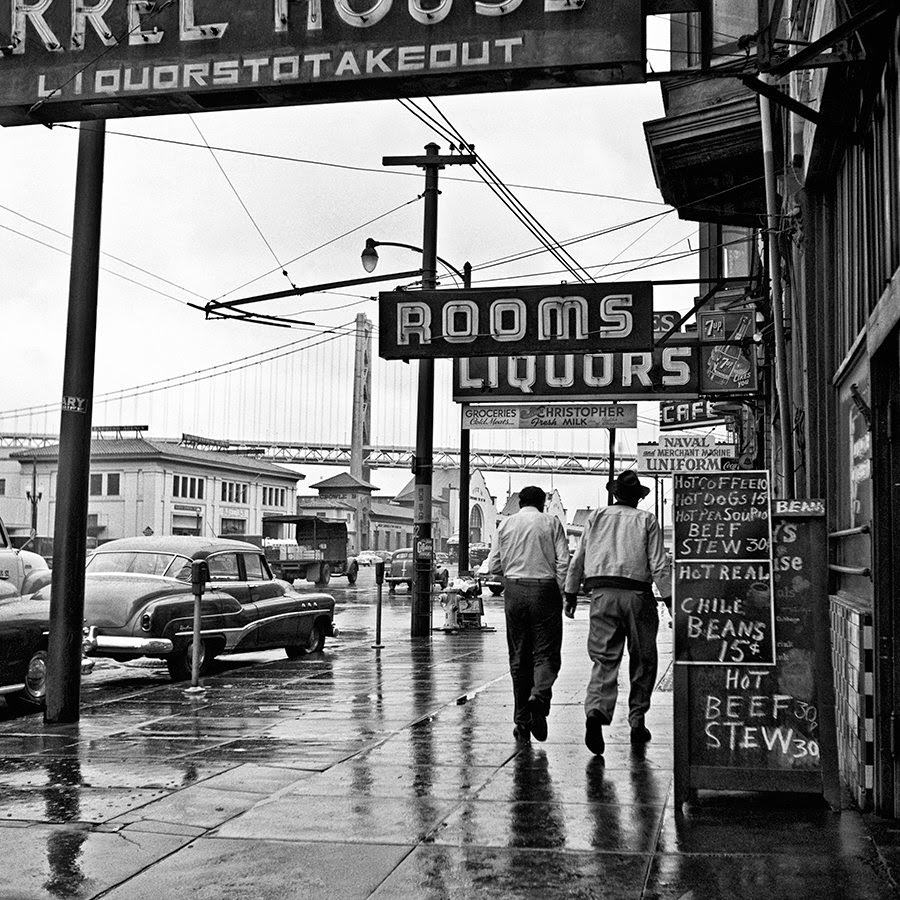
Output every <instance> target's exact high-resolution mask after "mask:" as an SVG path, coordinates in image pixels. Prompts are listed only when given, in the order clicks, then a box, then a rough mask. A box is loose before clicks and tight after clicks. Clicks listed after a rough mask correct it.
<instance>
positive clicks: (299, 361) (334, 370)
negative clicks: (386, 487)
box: [0, 314, 649, 475]
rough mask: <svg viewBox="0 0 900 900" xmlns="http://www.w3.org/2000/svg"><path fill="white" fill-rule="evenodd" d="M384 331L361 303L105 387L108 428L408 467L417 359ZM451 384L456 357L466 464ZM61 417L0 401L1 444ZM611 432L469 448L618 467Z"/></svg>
mask: <svg viewBox="0 0 900 900" xmlns="http://www.w3.org/2000/svg"><path fill="white" fill-rule="evenodd" d="M374 330H375V329H374V327H373V326H372V324H371V323H370V322H369V320H368V319H367V317H366V316H365V315H364V314H360V315H358V316H357V317H356V320H355V322H351V323H347V324H346V325H342V326H337V327H334V328H330V329H323V330H322V331H321V332H316V333H314V334H312V335H310V336H308V337H304V338H301V339H299V340H296V341H294V342H292V343H291V344H288V345H282V346H280V347H275V348H272V349H270V350H267V351H261V352H259V353H255V354H251V355H249V356H247V357H244V358H241V359H237V360H231V361H229V362H226V363H222V364H218V365H214V366H209V367H206V368H204V369H200V370H196V371H194V372H188V373H183V374H181V375H174V376H171V377H167V378H163V379H158V380H157V381H153V382H148V383H145V384H139V385H134V386H132V387H129V388H121V389H117V390H112V391H107V392H104V393H100V394H97V395H95V397H94V412H93V422H94V424H95V426H96V430H97V432H98V437H103V436H107V435H109V434H110V433H113V434H115V433H119V432H121V433H122V434H124V433H125V432H127V431H129V430H132V431H133V430H134V426H132V427H131V428H129V427H128V426H123V425H122V423H124V422H140V423H143V424H142V425H141V426H140V430H142V431H147V432H149V433H150V434H153V435H156V436H158V437H161V438H164V439H166V440H174V441H177V442H179V443H181V444H183V445H184V446H190V447H194V448H198V449H207V450H217V451H219V452H227V453H240V454H244V455H250V456H259V457H264V458H266V459H270V460H272V461H275V462H282V463H292V464H307V465H317V466H340V467H344V468H350V469H354V470H357V471H359V470H361V469H366V470H368V469H377V468H400V469H409V468H410V466H411V464H412V456H413V446H412V445H413V429H414V423H415V420H416V405H415V404H416V395H415V378H414V375H415V368H414V367H412V366H408V365H404V364H402V363H396V362H387V361H384V360H381V359H379V358H378V357H377V356H375V355H374V354H373V352H372V335H373V332H374ZM441 362H444V361H441ZM450 394H451V390H450V366H449V364H448V365H445V366H442V367H439V369H438V378H437V390H436V398H437V399H436V402H435V407H434V428H435V444H436V448H435V456H434V465H435V467H436V468H456V467H458V466H459V464H460V459H459V428H460V425H459V408H458V406H456V405H455V404H453V403H452V402H450V401H449V397H450ZM442 398H446V400H444V399H442ZM58 421H59V404H53V403H48V404H43V405H38V406H31V407H21V408H19V409H14V410H7V411H0V449H5V450H16V449H25V448H30V447H40V446H47V445H51V444H55V443H56V442H57V440H58V438H57V434H56V431H55V427H56V425H57V424H58ZM648 421H649V420H648ZM173 435H175V437H173ZM222 435H227V436H228V437H222ZM608 441H609V438H608V433H607V432H606V431H605V430H600V431H598V432H580V433H573V432H565V433H559V432H557V433H547V432H541V433H536V432H516V433H510V432H504V433H496V432H493V433H492V432H479V433H478V436H477V441H476V440H473V444H477V446H473V448H472V451H471V456H470V459H471V465H472V466H473V467H474V468H478V469H481V470H482V471H494V472H510V473H512V472H536V473H537V472H540V473H559V474H576V475H590V474H603V473H606V472H607V471H608V469H609V445H608ZM635 441H636V438H634V437H632V438H629V437H628V436H627V434H626V435H621V434H620V436H619V438H618V441H617V448H616V459H617V461H618V464H619V465H620V466H629V465H630V464H632V463H633V462H634V461H635V450H636V447H635V446H634V442H635ZM563 444H565V446H562V445H563Z"/></svg>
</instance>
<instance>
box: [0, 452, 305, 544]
mask: <svg viewBox="0 0 900 900" xmlns="http://www.w3.org/2000/svg"><path fill="white" fill-rule="evenodd" d="M13 462H14V463H15V464H16V467H17V468H18V470H19V471H18V475H17V478H16V479H14V478H13V475H12V474H8V475H6V478H7V481H6V483H5V485H4V487H5V496H0V517H2V518H3V520H4V522H5V523H6V525H7V527H9V528H10V530H11V531H12V532H13V533H20V534H21V533H26V532H27V531H28V530H29V529H30V527H31V505H30V504H29V503H28V502H27V499H26V497H25V491H26V490H29V491H31V490H32V480H33V473H35V472H36V478H34V480H35V482H36V488H37V492H39V493H40V495H41V499H40V501H39V503H38V515H37V526H38V527H37V530H38V534H40V535H44V536H48V537H50V536H52V535H53V525H54V519H55V516H56V479H57V473H58V469H59V447H58V446H52V447H41V448H38V449H29V450H19V451H16V452H14V453H12V454H10V458H9V459H8V460H0V478H4V472H6V470H7V469H8V468H9V469H11V464H12V463H13ZM302 478H303V476H302V475H300V474H299V473H298V472H294V471H291V470H290V469H286V468H284V467H283V466H277V465H275V464H273V463H270V462H268V461H267V460H263V459H254V458H251V457H247V456H236V455H232V454H230V453H220V452H217V451H210V450H196V449H193V448H190V447H183V446H181V445H180V444H177V443H175V442H171V441H160V440H154V439H147V438H144V437H133V438H119V437H116V438H95V439H94V440H92V441H91V471H90V490H89V504H88V536H89V537H90V538H94V539H96V540H98V541H106V540H111V539H113V538H120V537H132V536H134V535H139V534H187V535H206V536H212V535H241V534H256V535H259V534H262V518H263V516H264V515H270V514H279V515H284V514H290V513H293V512H294V510H295V508H296V507H295V505H296V496H297V482H298V481H299V480H301V479H302Z"/></svg>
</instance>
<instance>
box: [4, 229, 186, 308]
mask: <svg viewBox="0 0 900 900" xmlns="http://www.w3.org/2000/svg"><path fill="white" fill-rule="evenodd" d="M0 229H3V231H9V232H11V233H12V234H15V235H18V236H19V237H21V238H25V240H27V241H31V242H32V243H35V244H40V246H42V247H46V248H47V249H48V250H53V251H54V252H55V253H61V254H62V255H63V256H69V257H71V255H72V251H71V250H65V249H63V248H62V247H56V246H54V245H53V244H49V243H47V241H42V240H41V239H40V238H38V237H35V236H34V235H31V234H26V233H25V232H24V231H19V230H18V229H16V228H12V227H11V226H9V225H3V224H0ZM126 265H127V264H126ZM100 269H101V271H103V272H107V273H108V274H110V275H112V276H113V277H115V278H120V279H121V280H122V281H127V282H129V283H130V284H134V285H137V286H138V287H142V288H144V290H146V291H150V292H151V293H154V294H158V295H159V296H160V297H165V298H166V299H167V300H174V301H175V302H176V303H179V304H180V305H182V306H190V304H189V303H188V302H187V301H186V300H182V299H181V298H179V297H176V296H174V295H173V294H168V293H166V292H165V291H161V290H159V288H155V287H152V286H151V285H149V284H145V283H144V282H142V281H138V280H137V279H135V278H129V277H128V276H127V275H123V274H122V273H121V272H116V271H115V269H110V268H107V267H106V266H100ZM153 277H157V276H153ZM160 280H161V281H164V280H165V279H160ZM181 289H182V290H186V288H181Z"/></svg>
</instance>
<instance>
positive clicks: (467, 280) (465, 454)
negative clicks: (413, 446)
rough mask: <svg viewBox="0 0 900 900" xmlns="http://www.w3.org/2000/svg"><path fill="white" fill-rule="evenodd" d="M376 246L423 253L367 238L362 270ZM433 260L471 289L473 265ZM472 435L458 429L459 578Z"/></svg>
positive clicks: (464, 568)
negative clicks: (457, 266)
mask: <svg viewBox="0 0 900 900" xmlns="http://www.w3.org/2000/svg"><path fill="white" fill-rule="evenodd" d="M376 247H401V248H403V249H404V250H411V251H412V252H413V253H422V252H423V251H422V248H421V247H416V246H414V245H413V244H403V243H400V242H398V241H376V240H375V239H374V238H366V246H365V247H364V248H363V252H362V254H361V255H360V259H361V260H362V264H363V268H364V269H365V270H366V271H367V272H370V273H371V272H374V271H375V267H376V266H377V265H378V251H377V250H376V249H375V248H376ZM435 259H437V261H438V262H439V263H441V265H443V266H444V267H445V268H447V269H449V271H451V272H453V273H454V274H455V275H456V276H457V277H458V278H459V279H460V280H461V281H462V285H463V288H465V289H469V288H471V287H472V264H471V263H469V262H466V263H465V264H464V265H463V267H462V271H460V270H459V269H457V268H456V266H454V265H453V263H450V262H447V260H446V259H443V258H442V257H440V256H437V255H435ZM471 472H472V470H471V432H470V431H469V429H468V428H460V431H459V527H458V537H459V546H458V551H457V552H458V555H459V560H458V571H459V574H460V575H462V574H464V573H465V572H468V570H469V488H470V484H471Z"/></svg>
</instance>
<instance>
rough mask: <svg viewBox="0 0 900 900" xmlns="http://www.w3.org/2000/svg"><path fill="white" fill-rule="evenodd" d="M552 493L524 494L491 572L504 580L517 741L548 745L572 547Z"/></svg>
mask: <svg viewBox="0 0 900 900" xmlns="http://www.w3.org/2000/svg"><path fill="white" fill-rule="evenodd" d="M546 500H547V495H546V493H545V492H544V491H543V490H541V488H539V487H526V488H522V490H521V491H519V512H517V513H515V514H514V515H512V516H510V517H509V518H508V519H506V520H505V521H504V522H501V523H500V527H499V528H498V529H497V533H496V534H495V535H494V541H493V545H492V547H491V553H490V556H489V557H488V559H487V561H486V562H485V569H486V570H487V572H488V573H489V574H492V575H503V576H504V589H503V592H504V606H505V610H506V642H507V645H508V647H509V673H510V675H511V676H512V682H513V698H514V701H515V709H514V712H513V721H514V722H515V729H514V730H513V736H514V737H515V739H516V740H517V741H522V742H525V741H528V740H529V739H530V736H531V735H532V734H533V735H534V737H535V739H536V740H538V741H544V740H546V739H547V716H548V715H549V714H550V700H551V698H552V696H553V683H554V682H555V681H556V676H557V675H558V674H559V667H560V647H561V646H562V608H563V598H562V589H563V585H564V583H565V578H566V570H567V567H568V564H569V545H568V542H567V541H566V534H565V531H564V530H563V526H562V524H561V523H560V521H559V519H557V518H556V517H555V516H550V515H547V514H545V513H544V503H545V502H546Z"/></svg>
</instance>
